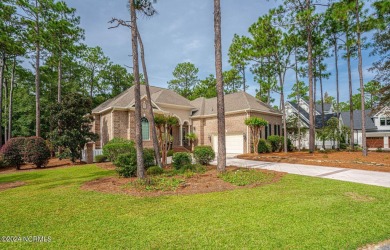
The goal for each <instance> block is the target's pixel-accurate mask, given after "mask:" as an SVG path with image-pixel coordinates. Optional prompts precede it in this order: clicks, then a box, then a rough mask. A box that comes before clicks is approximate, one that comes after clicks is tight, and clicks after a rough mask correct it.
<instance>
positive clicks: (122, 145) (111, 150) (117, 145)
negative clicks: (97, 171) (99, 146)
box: [103, 138, 135, 162]
mask: <svg viewBox="0 0 390 250" xmlns="http://www.w3.org/2000/svg"><path fill="white" fill-rule="evenodd" d="M133 149H135V147H134V141H131V140H126V139H122V138H114V139H112V140H111V141H109V142H108V143H107V144H106V145H104V146H103V155H104V156H106V157H107V158H108V159H109V160H110V161H112V162H115V161H116V158H117V157H118V156H119V155H121V154H125V153H128V152H130V151H132V150H133Z"/></svg>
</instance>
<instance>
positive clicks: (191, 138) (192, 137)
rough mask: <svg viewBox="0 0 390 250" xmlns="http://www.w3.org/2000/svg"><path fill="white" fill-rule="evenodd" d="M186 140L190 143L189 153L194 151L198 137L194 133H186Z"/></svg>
mask: <svg viewBox="0 0 390 250" xmlns="http://www.w3.org/2000/svg"><path fill="white" fill-rule="evenodd" d="M186 139H187V140H189V141H190V144H191V151H194V144H195V141H196V140H197V139H198V136H197V135H196V134H195V133H188V134H187V135H186Z"/></svg>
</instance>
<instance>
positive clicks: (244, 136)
mask: <svg viewBox="0 0 390 250" xmlns="http://www.w3.org/2000/svg"><path fill="white" fill-rule="evenodd" d="M242 137H243V138H244V141H246V134H245V132H244V133H242Z"/></svg>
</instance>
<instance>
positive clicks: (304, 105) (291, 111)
mask: <svg viewBox="0 0 390 250" xmlns="http://www.w3.org/2000/svg"><path fill="white" fill-rule="evenodd" d="M285 109H286V117H287V120H288V119H289V118H290V117H291V116H296V115H297V114H299V118H300V126H301V128H303V130H306V133H304V135H303V136H302V140H301V148H302V149H303V148H305V149H308V148H309V123H310V117H309V103H308V102H306V101H305V100H303V99H301V100H300V102H299V105H298V104H297V103H295V102H289V101H288V102H286V104H285ZM332 117H337V114H336V113H335V112H334V109H333V105H332V104H327V103H324V124H322V106H321V104H316V105H315V128H316V129H321V128H323V126H324V125H325V126H326V123H327V122H328V120H329V119H330V118H332ZM292 142H293V144H294V146H295V147H298V144H299V143H298V140H292ZM315 145H316V147H317V148H322V140H319V139H318V138H317V136H316V141H315ZM332 146H335V142H334V141H328V140H327V141H325V148H332Z"/></svg>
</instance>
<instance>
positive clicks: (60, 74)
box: [57, 52, 62, 103]
mask: <svg viewBox="0 0 390 250" xmlns="http://www.w3.org/2000/svg"><path fill="white" fill-rule="evenodd" d="M61 57H62V54H61V52H60V53H59V58H58V83H57V84H58V86H57V87H58V90H57V102H58V103H61V87H62V86H61V82H62V58H61Z"/></svg>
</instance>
